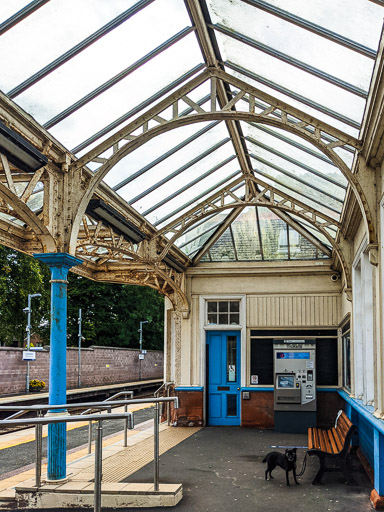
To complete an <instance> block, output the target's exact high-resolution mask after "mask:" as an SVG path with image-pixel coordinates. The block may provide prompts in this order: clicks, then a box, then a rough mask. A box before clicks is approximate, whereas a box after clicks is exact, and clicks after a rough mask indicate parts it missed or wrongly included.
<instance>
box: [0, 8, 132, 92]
mask: <svg viewBox="0 0 384 512" xmlns="http://www.w3.org/2000/svg"><path fill="white" fill-rule="evenodd" d="M13 3H14V2H13V1H12V2H1V7H0V19H1V21H4V20H5V19H6V18H7V14H6V13H4V12H3V10H4V7H3V4H5V5H6V4H8V5H12V4H13ZM135 3H136V2H135V0H127V1H126V2H121V1H119V2H105V1H104V0H82V1H81V2H79V1H78V0H66V1H65V2H63V1H62V0H50V2H48V3H46V4H45V5H44V6H43V7H41V8H40V9H38V10H37V11H35V12H34V13H33V14H31V15H30V16H28V18H26V19H24V20H23V21H21V22H20V23H18V24H17V25H16V26H14V27H13V28H12V29H11V30H8V31H7V32H6V33H5V34H3V35H2V36H1V38H0V55H1V66H2V67H3V66H5V67H4V68H3V69H7V70H8V71H7V73H2V74H1V79H0V88H1V89H2V90H4V91H8V90H9V89H11V88H13V87H15V86H16V85H18V84H19V83H20V82H22V81H24V80H25V79H27V78H29V77H30V76H31V75H32V74H34V73H36V72H37V71H39V70H40V69H41V68H43V67H44V66H46V65H47V64H49V63H50V62H52V61H53V60H54V59H56V58H58V57H59V56H60V55H62V54H63V53H64V52H66V51H67V50H69V49H70V48H72V47H73V46H74V45H76V44H78V43H80V42H81V41H82V40H83V39H85V38H86V37H88V36H89V35H90V34H92V33H93V32H95V31H96V30H98V29H100V28H101V27H102V26H103V25H105V24H106V23H108V22H109V21H111V20H112V19H113V18H115V17H116V16H118V15H119V14H121V13H122V12H123V11H124V10H126V9H128V8H129V7H131V6H132V5H134V4H135ZM15 7H17V6H15ZM4 14H5V16H4ZM48 42H49V43H48ZM15 63H16V64H17V65H15ZM50 96H51V95H50Z"/></svg>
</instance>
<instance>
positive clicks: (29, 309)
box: [23, 293, 41, 393]
mask: <svg viewBox="0 0 384 512" xmlns="http://www.w3.org/2000/svg"><path fill="white" fill-rule="evenodd" d="M33 297H41V293H29V294H28V306H27V307H26V308H24V309H23V311H24V313H27V315H28V316H27V328H26V331H27V350H28V352H29V349H30V347H31V313H32V308H31V302H32V300H31V299H32V298H33ZM25 387H26V392H27V393H29V360H27V382H26V386H25Z"/></svg>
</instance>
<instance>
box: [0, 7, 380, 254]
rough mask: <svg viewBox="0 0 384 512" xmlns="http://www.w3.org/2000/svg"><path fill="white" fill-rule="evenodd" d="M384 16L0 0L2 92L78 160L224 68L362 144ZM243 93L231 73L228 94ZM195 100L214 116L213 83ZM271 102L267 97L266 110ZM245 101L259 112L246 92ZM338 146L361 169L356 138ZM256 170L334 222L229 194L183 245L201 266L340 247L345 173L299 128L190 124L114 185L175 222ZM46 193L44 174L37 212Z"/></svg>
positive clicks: (241, 106) (364, 11) (335, 10)
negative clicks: (321, 222) (200, 77)
mask: <svg viewBox="0 0 384 512" xmlns="http://www.w3.org/2000/svg"><path fill="white" fill-rule="evenodd" d="M199 13H200V14H199ZM383 14H384V10H383V8H382V7H381V6H380V5H377V4H375V3H373V2H371V1H370V0H311V2H308V1H307V0H268V1H265V0H185V1H182V0H139V1H135V0H109V1H108V2H106V1H104V0H66V1H65V2H63V1H62V0H34V1H32V2H27V1H25V0H12V1H8V2H1V3H0V65H1V69H2V73H1V75H0V89H1V90H2V91H3V92H4V93H6V94H7V95H8V96H9V98H11V99H12V100H13V101H15V102H16V103H17V104H18V105H19V106H20V107H22V108H23V109H24V110H25V111H26V112H28V113H29V114H31V115H32V116H33V117H34V118H35V119H36V120H37V121H38V122H39V123H40V124H42V125H43V126H44V127H45V128H46V129H47V130H48V131H49V132H50V133H51V134H52V135H53V136H54V137H55V138H57V139H58V141H59V142H61V143H62V144H63V145H64V146H65V147H66V148H68V150H70V151H72V152H73V154H74V155H75V156H76V157H78V158H80V157H81V156H82V155H84V154H85V153H87V152H88V151H89V150H90V149H91V148H93V147H95V146H97V145H98V144H99V143H101V142H102V141H104V140H105V139H106V138H107V137H109V136H110V135H111V134H113V133H116V132H117V131H118V130H119V129H121V127H122V126H124V125H125V124H126V123H127V122H128V121H132V120H134V119H137V118H138V117H139V116H140V115H142V114H143V113H144V112H145V111H147V110H148V109H149V108H150V107H152V106H153V105H155V104H156V103H158V102H159V101H160V100H161V99H163V98H165V97H167V96H169V95H170V94H171V93H172V92H174V91H175V90H176V89H177V88H178V87H180V86H181V85H183V84H186V83H187V82H188V81H189V80H190V79H191V78H192V77H194V76H196V74H197V73H199V72H201V71H202V70H204V69H206V67H207V66H212V65H216V66H218V67H219V68H221V69H222V70H224V71H225V72H226V73H227V74H228V76H229V77H236V78H238V79H240V80H241V81H243V82H245V83H247V84H249V85H251V86H253V87H255V88H257V89H258V90H259V91H262V92H265V93H268V94H270V95H271V96H273V97H275V98H276V99H277V100H281V101H284V102H285V103H287V104H289V105H291V106H292V107H295V108H297V109H299V110H300V111H301V112H304V113H306V114H308V115H310V116H313V117H314V118H316V119H318V120H319V121H322V122H324V123H327V124H328V125H330V126H332V127H334V128H336V129H338V130H341V131H342V132H344V133H345V134H347V135H350V136H353V137H355V138H357V139H358V138H359V136H360V128H361V125H362V121H363V116H364V111H365V107H366V102H367V97H368V91H369V87H370V81H371V77H372V71H373V67H374V64H375V57H376V52H377V48H378V45H379V41H380V36H381V30H382V18H383ZM204 37H205V38H206V39H205V40H203V39H204ZM238 92H239V90H238V89H237V88H236V87H234V86H233V85H231V84H230V83H228V84H227V85H226V88H225V94H226V95H227V101H229V100H230V99H231V98H233V97H235V96H236V95H237V94H238ZM188 97H189V98H190V100H192V101H193V102H195V103H196V104H198V105H200V107H201V108H202V109H203V110H205V111H209V105H210V102H211V99H210V89H209V84H208V82H204V83H203V84H202V85H200V86H199V87H197V88H195V89H194V90H193V91H191V92H190V93H188ZM221 101H222V100H221ZM267 106H268V105H266V103H265V102H263V101H262V100H260V101H259V100H257V99H256V101H255V112H256V113H258V112H262V111H263V110H265V108H266V107H267ZM185 109H186V111H185V113H188V112H187V111H188V106H187V105H185ZM235 109H236V110H237V111H244V112H248V111H249V99H247V97H246V96H243V97H242V98H241V99H240V100H239V101H237V103H236V106H235ZM272 115H274V116H278V115H279V114H278V113H277V112H273V113H272ZM330 140H331V139H330ZM335 151H336V152H337V154H338V156H339V157H341V159H342V160H343V161H344V162H345V164H346V165H347V166H348V167H349V168H350V169H352V163H353V158H354V152H355V150H354V148H352V147H351V146H344V147H343V148H337V149H336V150H335ZM110 155H111V152H110V151H109V152H108V151H107V152H106V154H105V155H103V156H105V157H106V158H108V156H110ZM88 167H89V169H91V170H92V171H95V172H96V170H97V166H96V165H95V164H94V163H92V162H91V163H89V165H88ZM247 175H248V176H249V175H251V176H253V177H254V178H255V185H254V187H255V191H256V192H257V191H258V190H260V188H261V189H262V188H263V187H264V186H267V187H273V189H274V190H275V194H278V192H280V193H281V194H282V196H281V198H285V199H286V198H290V199H291V200H292V201H293V202H296V203H297V204H305V205H307V206H308V207H309V208H310V209H312V210H313V211H315V212H318V213H319V214H321V215H323V216H324V218H329V219H330V220H331V221H333V222H334V225H331V224H332V223H331V222H330V225H329V226H327V227H326V228H325V229H324V230H323V231H322V230H319V228H318V227H316V226H315V225H314V224H313V223H311V221H310V219H309V218H308V219H305V218H303V216H300V215H296V214H295V213H294V212H291V213H289V212H288V213H287V212H281V210H278V209H276V208H274V209H270V208H268V207H267V206H262V205H260V204H259V205H258V206H250V205H249V204H248V205H245V206H244V205H243V206H241V205H240V206H239V204H238V203H237V204H236V201H234V200H233V206H231V200H230V199H228V201H227V202H228V204H227V207H226V209H224V210H221V211H220V212H218V213H216V214H215V213H212V215H210V216H205V217H203V218H202V219H201V220H200V221H199V222H198V223H196V224H194V225H192V226H190V227H188V228H187V229H186V230H184V231H183V232H182V234H181V236H180V237H179V238H177V239H176V241H175V245H176V246H177V247H178V248H179V249H180V250H182V251H183V252H184V253H185V254H186V255H187V256H188V257H189V258H191V260H192V262H191V263H195V264H197V263H198V262H199V261H205V262H210V261H266V260H282V259H283V260H284V259H288V260H295V259H296V260H297V259H304V260H307V259H317V258H324V257H329V255H330V249H331V247H332V244H331V242H330V240H332V238H333V239H334V238H335V237H336V235H337V225H338V222H339V221H340V219H341V214H342V210H343V204H344V200H345V197H346V192H347V188H348V182H347V180H346V178H345V177H344V175H343V174H342V172H341V171H340V170H339V169H338V168H337V167H336V166H335V164H334V163H333V162H332V161H331V160H330V159H329V157H328V156H326V155H325V154H324V153H323V152H321V151H320V150H319V149H318V148H316V147H315V146H314V145H312V144H311V143H310V142H308V141H307V140H305V139H303V138H301V137H299V136H297V135H294V134H292V133H291V132H287V131H285V130H281V129H279V128H276V127H271V126H267V125H265V124H258V123H254V122H249V121H248V120H245V119H244V120H240V121H236V122H234V123H232V124H231V123H228V122H225V121H222V120H221V121H220V120H217V119H216V120H215V119H212V120H210V121H205V122H200V123H196V124H189V125H186V126H183V127H182V128H177V129H173V130H171V131H168V132H166V133H163V134H162V135H159V136H157V137H155V138H153V139H151V140H150V141H149V142H147V143H146V144H144V145H143V146H141V147H140V148H138V149H136V150H135V151H133V152H132V153H130V154H128V155H127V156H126V157H125V158H123V159H122V160H120V161H119V162H118V163H117V164H116V165H115V166H114V167H113V168H112V169H111V171H110V172H109V173H108V174H107V175H106V177H105V179H104V181H105V183H106V184H107V185H109V186H110V187H111V188H112V189H113V190H114V191H115V192H116V193H117V194H119V195H120V196H121V197H122V198H123V199H124V200H125V201H126V202H127V203H128V204H129V205H131V206H132V207H133V208H134V209H135V210H136V211H137V212H138V213H139V214H140V215H142V216H143V217H145V218H146V220H147V221H148V222H149V223H151V224H152V225H153V226H154V227H155V228H157V229H165V228H166V227H167V226H168V225H170V223H172V222H173V221H174V220H175V219H179V218H180V216H182V215H186V214H188V213H189V212H190V210H191V209H192V208H195V207H197V206H198V205H200V204H202V203H203V202H204V201H206V200H207V199H208V198H212V197H214V196H215V194H216V193H218V192H220V191H221V190H230V191H232V192H235V193H236V195H237V197H241V198H245V196H246V194H247V187H246V185H245V182H244V181H243V182H242V183H238V182H236V184H234V185H233V186H232V185H231V184H232V182H234V180H236V179H237V178H241V177H245V176H247ZM18 186H19V187H20V194H21V193H22V191H23V189H24V188H25V186H26V185H25V184H24V185H23V184H22V183H19V185H18ZM270 196H271V192H270V191H269V192H266V193H265V194H264V196H263V197H264V199H263V200H264V201H265V202H267V203H268V201H269V200H270ZM42 200H43V193H42V184H41V183H38V184H37V185H36V188H35V190H34V193H33V194H32V196H31V198H30V200H29V203H28V204H29V205H30V207H31V208H32V209H33V210H34V211H38V210H39V209H40V208H41V205H42ZM210 200H211V199H210ZM212 201H213V203H212V204H215V205H218V204H219V199H218V196H217V197H216V196H215V197H214V199H212ZM2 217H3V218H4V219H6V220H7V221H10V220H11V221H15V222H19V221H18V220H17V219H12V218H10V216H9V215H5V214H3V215H2ZM165 236H168V238H170V235H168V234H166V235H165Z"/></svg>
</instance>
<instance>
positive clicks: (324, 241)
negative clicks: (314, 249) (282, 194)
mask: <svg viewBox="0 0 384 512" xmlns="http://www.w3.org/2000/svg"><path fill="white" fill-rule="evenodd" d="M289 216H290V217H292V219H293V220H295V221H296V222H297V223H298V224H301V225H302V226H303V227H304V228H305V229H306V230H308V231H309V232H310V233H311V234H312V235H314V236H315V237H316V238H317V239H318V240H320V242H321V243H322V244H324V245H325V246H326V247H329V248H332V245H331V243H330V242H329V240H328V239H327V238H326V237H325V236H324V235H323V233H321V231H319V230H318V229H316V227H315V226H314V225H313V224H311V223H310V222H308V221H306V220H304V219H303V218H301V217H298V216H297V215H293V214H291V213H290V214H289ZM334 236H335V233H334V234H333V237H334Z"/></svg>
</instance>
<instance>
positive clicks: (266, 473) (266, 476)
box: [265, 469, 268, 480]
mask: <svg viewBox="0 0 384 512" xmlns="http://www.w3.org/2000/svg"><path fill="white" fill-rule="evenodd" d="M265 479H266V480H268V469H267V471H266V472H265Z"/></svg>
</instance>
